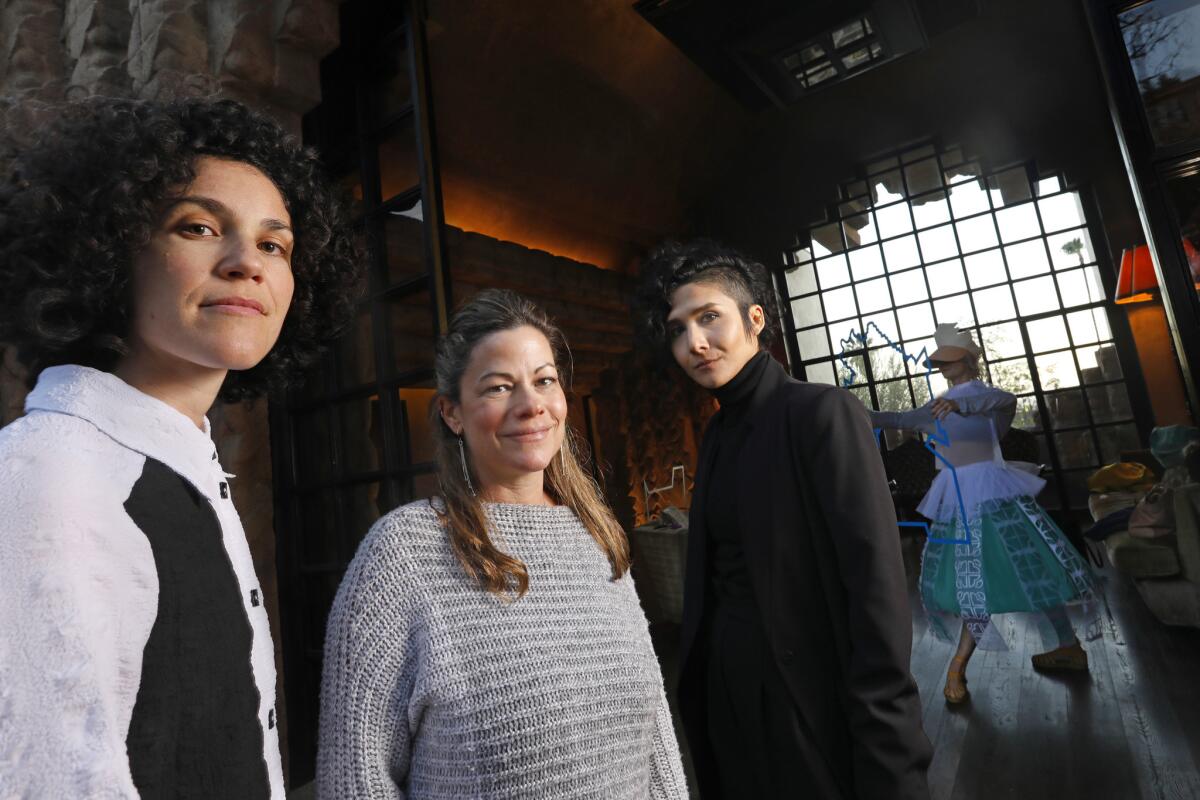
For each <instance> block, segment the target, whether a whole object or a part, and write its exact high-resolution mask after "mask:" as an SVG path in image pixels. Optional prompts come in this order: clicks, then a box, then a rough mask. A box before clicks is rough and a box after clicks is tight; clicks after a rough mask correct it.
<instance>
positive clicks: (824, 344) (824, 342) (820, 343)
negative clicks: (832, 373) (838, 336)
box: [796, 325, 830, 361]
mask: <svg viewBox="0 0 1200 800" xmlns="http://www.w3.org/2000/svg"><path fill="white" fill-rule="evenodd" d="M796 347H798V348H799V349H800V359H801V360H802V361H808V360H810V359H813V358H822V357H824V356H828V355H830V353H829V339H828V337H826V335H825V326H824V325H822V326H820V327H818V328H806V329H804V330H802V331H797V332H796Z"/></svg>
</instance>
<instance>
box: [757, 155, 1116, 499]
mask: <svg viewBox="0 0 1200 800" xmlns="http://www.w3.org/2000/svg"><path fill="white" fill-rule="evenodd" d="M862 174H863V176H864V177H863V178H861V179H858V180H853V181H849V182H847V183H845V184H844V185H842V186H841V187H840V197H841V200H840V202H839V203H838V204H837V205H836V207H835V213H833V214H831V218H832V219H833V221H832V222H828V223H825V224H822V225H818V226H815V227H813V228H811V229H810V230H809V231H808V232H807V233H806V234H805V235H804V236H803V237H801V238H800V241H799V242H798V243H797V246H796V247H794V248H792V249H790V250H789V251H788V252H787V253H785V254H784V267H783V268H782V270H780V274H779V285H780V288H781V290H783V291H784V293H785V295H786V297H787V298H788V303H787V309H786V310H787V314H786V316H787V317H788V319H787V324H788V326H789V329H790V330H789V333H790V334H791V336H792V339H793V340H792V342H789V345H790V346H791V353H792V357H793V360H794V361H795V362H796V363H797V365H798V366H799V367H800V369H799V370H797V372H802V373H803V375H804V377H805V378H806V379H807V380H810V381H818V382H823V383H831V384H838V385H842V386H846V387H848V388H849V389H850V391H852V392H854V393H855V394H857V395H858V396H859V397H860V398H861V399H862V400H863V402H865V403H867V404H868V405H870V406H871V407H874V408H879V409H882V410H903V409H907V408H912V407H917V406H920V405H922V404H924V403H925V402H927V401H928V400H929V399H930V388H932V390H933V393H934V394H935V395H936V394H939V393H940V392H942V391H944V390H945V389H947V388H948V387H947V385H946V383H945V381H944V379H942V377H941V376H940V375H938V374H936V373H935V374H934V375H933V376H932V387H930V385H929V384H927V382H926V376H925V370H924V368H922V367H920V366H918V365H916V364H914V363H912V362H911V361H906V360H905V359H904V358H903V356H902V355H901V353H900V352H898V351H897V350H896V349H894V348H893V347H891V346H890V345H889V342H890V343H894V344H896V345H898V346H900V347H901V348H903V350H904V352H905V353H907V354H910V355H912V356H916V355H918V354H919V353H920V352H921V351H922V350H923V349H925V350H927V351H928V352H932V351H933V350H934V349H935V348H936V345H935V343H934V341H933V338H932V337H933V332H934V329H935V327H936V326H937V325H938V324H940V323H946V322H953V323H956V324H958V326H959V327H960V328H967V329H970V330H971V332H972V334H973V335H974V337H975V339H976V341H978V342H980V343H981V344H982V346H983V350H984V357H983V368H984V374H983V375H982V376H981V377H982V378H983V379H984V380H987V381H990V382H991V383H992V384H994V385H995V386H998V387H1000V388H1002V389H1005V390H1006V391H1009V392H1012V393H1013V394H1015V395H1016V396H1017V398H1018V412H1017V418H1016V420H1015V422H1014V426H1015V427H1018V428H1023V429H1026V430H1030V431H1035V432H1037V434H1038V441H1039V444H1040V447H1041V453H1042V459H1043V462H1044V463H1046V464H1047V465H1049V466H1050V467H1052V469H1053V472H1054V476H1053V477H1054V480H1053V481H1052V483H1054V484H1055V486H1054V487H1053V488H1051V489H1050V490H1048V491H1047V492H1046V493H1044V494H1043V496H1042V498H1041V499H1042V501H1043V502H1044V503H1045V504H1046V505H1048V506H1050V507H1061V506H1063V505H1065V506H1067V507H1079V506H1080V505H1082V504H1083V503H1084V501H1085V498H1086V494H1087V489H1086V478H1087V476H1088V475H1089V474H1090V473H1091V472H1092V471H1094V470H1095V469H1096V468H1097V467H1098V466H1099V465H1100V464H1104V463H1109V462H1112V461H1116V460H1118V457H1119V453H1120V452H1121V451H1122V450H1127V449H1135V448H1137V447H1138V446H1139V431H1138V428H1137V426H1136V424H1135V423H1134V414H1133V409H1132V407H1131V403H1130V396H1129V392H1128V388H1127V385H1126V380H1125V372H1124V370H1123V369H1122V364H1121V359H1120V358H1119V357H1118V347H1117V343H1116V341H1115V337H1114V332H1113V328H1112V326H1111V325H1110V319H1109V316H1108V310H1107V305H1106V303H1107V298H1108V296H1109V292H1108V291H1107V289H1106V287H1107V282H1106V280H1104V278H1105V275H1104V274H1103V273H1102V272H1101V269H1100V266H1099V264H1098V263H1097V256H1096V251H1095V249H1094V248H1093V247H1092V238H1091V235H1090V233H1089V229H1088V221H1087V219H1086V218H1085V213H1084V205H1083V202H1082V199H1081V197H1080V194H1079V192H1078V191H1076V190H1075V189H1073V188H1071V187H1069V186H1067V185H1066V184H1065V182H1064V180H1063V179H1062V177H1061V176H1059V175H1038V174H1037V173H1036V172H1035V171H1034V170H1033V167H1032V165H1031V164H1021V165H1016V166H1012V167H1009V168H1005V169H1001V170H989V169H987V168H986V167H985V166H984V165H983V164H982V163H981V162H980V161H978V160H973V159H968V158H966V157H964V154H963V152H962V150H961V149H959V148H946V149H939V148H937V147H935V146H934V145H932V144H926V145H922V146H920V147H915V148H912V149H909V150H906V151H905V152H902V153H899V154H897V155H895V156H891V157H888V158H884V159H880V160H878V161H875V162H873V163H870V164H868V165H866V167H865V169H864V171H863V173H862ZM863 332H865V333H866V342H865V345H864V343H863V341H862V340H860V339H857V338H855V336H854V334H856V333H863ZM899 438H900V435H899V434H889V439H888V443H889V445H890V446H894V445H895V444H897V442H898V441H899Z"/></svg>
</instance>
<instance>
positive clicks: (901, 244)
mask: <svg viewBox="0 0 1200 800" xmlns="http://www.w3.org/2000/svg"><path fill="white" fill-rule="evenodd" d="M883 263H884V265H885V266H886V267H887V269H888V272H899V271H900V270H902V269H908V268H909V267H915V266H917V265H918V264H920V263H921V254H920V253H919V252H918V251H917V237H915V236H903V237H901V238H899V239H893V240H891V241H890V242H884V243H883Z"/></svg>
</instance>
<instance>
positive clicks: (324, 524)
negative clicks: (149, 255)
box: [300, 490, 341, 564]
mask: <svg viewBox="0 0 1200 800" xmlns="http://www.w3.org/2000/svg"><path fill="white" fill-rule="evenodd" d="M300 516H301V542H300V553H301V556H302V558H303V560H304V563H305V564H328V563H331V562H336V561H337V560H338V558H339V557H340V555H341V552H340V548H339V547H338V523H337V494H336V493H335V492H333V491H332V490H324V491H312V490H310V491H307V492H304V493H303V494H302V495H300Z"/></svg>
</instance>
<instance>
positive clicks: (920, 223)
mask: <svg viewBox="0 0 1200 800" xmlns="http://www.w3.org/2000/svg"><path fill="white" fill-rule="evenodd" d="M911 205H912V214H913V220H914V221H915V222H916V224H917V227H918V228H928V227H930V226H932V225H940V224H942V223H943V222H949V221H950V201H949V200H947V199H946V193H945V192H934V193H932V194H927V195H925V196H924V197H918V198H916V199H914V200H913V201H912V202H911Z"/></svg>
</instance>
